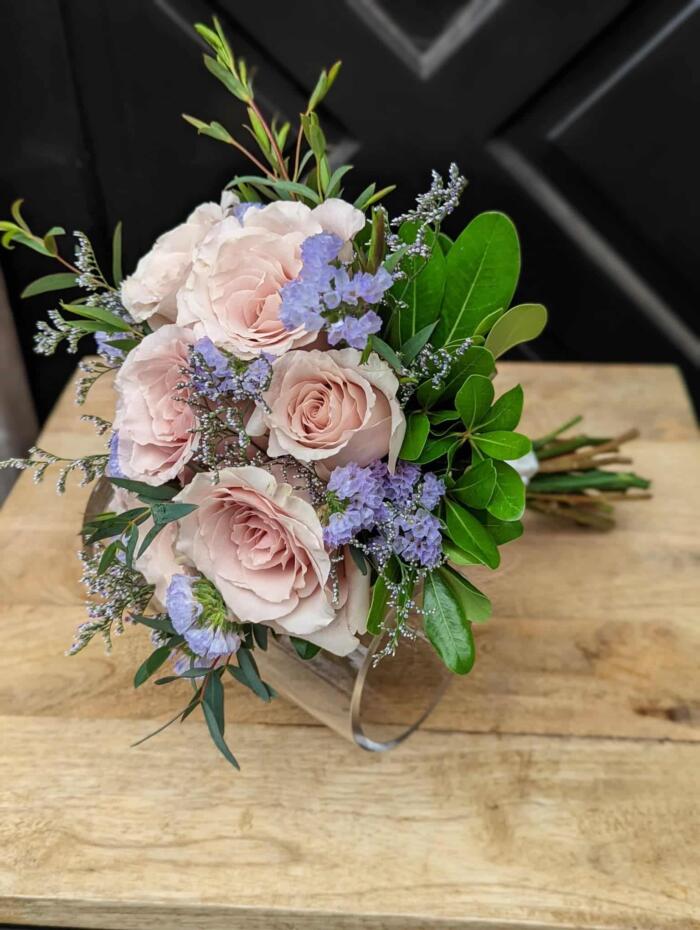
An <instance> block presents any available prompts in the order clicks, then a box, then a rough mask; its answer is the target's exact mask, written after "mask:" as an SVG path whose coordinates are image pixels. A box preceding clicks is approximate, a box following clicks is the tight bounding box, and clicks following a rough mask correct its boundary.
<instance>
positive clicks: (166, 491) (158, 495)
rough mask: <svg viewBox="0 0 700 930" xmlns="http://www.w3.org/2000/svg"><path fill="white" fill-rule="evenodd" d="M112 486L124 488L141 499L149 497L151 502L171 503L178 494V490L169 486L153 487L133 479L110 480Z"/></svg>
mask: <svg viewBox="0 0 700 930" xmlns="http://www.w3.org/2000/svg"><path fill="white" fill-rule="evenodd" d="M109 480H110V481H111V482H112V484H114V485H116V487H118V488H124V490H125V491H133V492H134V494H139V495H140V496H141V497H147V498H150V499H151V500H161V501H169V500H170V499H171V498H173V497H175V495H176V494H177V493H178V490H179V489H178V488H171V487H169V486H168V485H167V484H160V485H152V484H146V483H145V482H143V481H134V480H132V479H131V478H110V479H109Z"/></svg>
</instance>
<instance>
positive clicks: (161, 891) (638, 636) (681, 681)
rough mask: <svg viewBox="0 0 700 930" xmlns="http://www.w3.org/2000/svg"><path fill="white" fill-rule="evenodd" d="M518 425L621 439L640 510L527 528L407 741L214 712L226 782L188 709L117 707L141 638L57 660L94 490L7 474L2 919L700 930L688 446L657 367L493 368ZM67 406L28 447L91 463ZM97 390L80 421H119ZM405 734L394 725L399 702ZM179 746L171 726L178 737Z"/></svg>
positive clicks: (688, 433)
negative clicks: (374, 743)
mask: <svg viewBox="0 0 700 930" xmlns="http://www.w3.org/2000/svg"><path fill="white" fill-rule="evenodd" d="M517 382H521V383H522V384H523V385H524V387H525V390H526V397H527V405H528V406H527V409H526V414H525V417H524V421H523V428H524V429H525V430H526V431H528V432H531V433H532V434H537V433H543V432H546V431H548V430H549V429H551V428H553V427H554V426H556V425H558V423H559V422H560V421H563V420H565V419H568V418H569V417H570V416H572V415H573V414H575V413H578V412H585V413H586V421H585V425H586V427H587V429H588V431H590V432H598V433H600V434H609V433H617V432H620V431H622V430H623V429H625V428H626V427H628V426H638V427H639V428H640V430H641V434H642V438H641V439H640V440H639V441H638V442H636V443H634V444H633V445H632V446H631V447H630V450H631V452H632V454H633V455H634V457H635V468H636V469H637V470H638V471H639V472H641V473H642V474H645V475H647V476H648V477H651V478H652V479H653V481H654V494H655V496H654V498H653V500H651V501H649V502H643V503H636V504H624V505H621V506H620V507H619V509H618V524H619V525H618V528H617V529H616V530H615V532H614V533H612V534H605V535H599V534H596V533H592V532H589V531H586V530H582V529H578V528H572V527H569V526H565V525H559V524H557V523H552V522H549V521H548V520H547V519H546V518H544V517H533V516H532V515H529V516H528V521H527V522H528V527H527V533H526V535H525V537H524V538H523V539H522V540H519V541H517V542H515V543H512V544H510V545H509V546H507V547H506V548H505V549H504V550H503V556H504V558H503V565H502V568H501V570H499V572H496V573H490V572H480V571H479V572H477V571H473V572H470V576H471V577H473V578H474V580H475V581H476V582H477V583H478V584H479V585H480V586H481V587H483V588H484V590H486V591H487V593H488V594H489V595H490V596H491V598H492V600H493V602H494V617H493V619H492V620H491V621H489V623H487V624H483V625H479V627H478V628H477V630H476V644H477V650H478V653H479V655H478V660H477V663H476V666H475V669H474V671H473V673H472V674H471V675H469V676H468V677H467V678H465V679H458V680H455V681H454V683H453V684H452V686H451V688H450V690H449V692H448V694H447V696H446V698H445V699H444V700H443V701H442V703H441V704H440V705H439V707H438V709H437V710H436V711H435V713H434V714H433V716H432V717H431V718H429V720H428V722H427V723H426V725H425V727H424V729H423V731H422V732H420V733H418V734H417V735H416V736H414V737H412V738H411V739H410V740H409V741H408V743H407V744H405V745H404V746H402V747H401V748H400V749H398V750H395V751H394V752H392V753H389V754H386V755H381V756H377V755H371V754H367V753H363V752H361V751H360V750H358V749H355V748H354V747H352V746H351V745H350V744H347V745H346V744H345V743H344V742H343V741H342V740H341V739H340V738H339V737H337V736H336V735H334V734H333V733H332V732H331V731H329V730H326V729H325V728H323V727H321V726H319V725H318V724H317V723H316V721H314V720H313V719H311V718H309V717H308V716H307V715H306V714H305V713H304V712H303V711H302V710H300V709H299V708H297V707H295V706H293V705H291V704H288V703H286V702H284V701H282V700H279V701H275V702H273V704H272V705H271V706H269V707H267V706H264V705H262V704H261V703H260V702H259V701H257V700H256V699H255V698H253V697H252V696H251V697H250V698H249V697H248V696H247V692H243V691H242V690H238V689H235V691H234V690H233V688H235V686H232V690H231V692H230V694H229V699H228V702H227V703H228V705H229V723H228V727H227V730H230V739H231V742H232V745H233V746H234V749H235V751H236V754H237V756H238V758H239V759H240V761H241V763H242V766H243V771H242V773H241V774H235V773H233V772H232V771H231V770H230V769H229V768H228V767H227V766H226V765H225V763H223V761H221V760H220V759H219V757H218V756H217V754H216V753H215V751H214V750H213V748H212V747H211V745H210V744H209V738H208V736H207V734H206V731H205V728H204V726H203V724H201V722H199V721H198V720H196V719H195V718H194V717H193V718H190V720H188V722H187V723H186V724H185V725H184V727H178V728H173V729H171V730H170V731H167V732H166V733H165V734H163V735H162V736H161V737H158V738H157V739H156V740H153V741H151V742H149V743H147V744H145V745H144V746H142V747H140V748H139V749H130V748H129V745H130V743H132V742H133V741H134V740H136V739H138V738H139V737H141V736H143V735H145V734H146V733H147V732H149V730H151V729H153V728H154V726H156V725H157V724H158V723H160V722H162V721H164V720H166V719H167V716H168V714H170V715H172V714H173V713H174V712H175V711H176V710H177V709H178V707H179V706H180V704H181V703H184V701H183V696H182V694H180V693H178V692H177V689H175V688H170V689H159V688H156V687H153V686H150V687H149V686H146V687H144V688H143V689H140V690H139V691H138V692H134V690H133V688H132V686H131V679H132V676H133V672H134V670H135V668H136V667H137V665H138V663H139V655H141V656H142V653H143V646H144V635H145V631H141V630H133V631H129V632H128V633H127V634H126V635H125V636H124V637H123V638H122V639H120V640H117V641H116V643H115V650H114V654H113V655H112V656H107V655H105V654H104V652H103V651H102V649H101V647H100V645H98V644H94V645H92V646H91V647H89V648H88V649H87V650H86V651H85V652H83V653H81V654H80V655H79V656H76V657H73V658H66V657H65V656H64V654H63V653H64V650H65V648H66V647H67V645H68V644H69V643H70V641H71V636H72V632H73V629H74V627H75V626H76V625H77V624H78V623H79V622H80V621H81V620H82V617H83V609H82V605H81V598H82V591H81V587H80V585H79V582H78V576H79V565H78V563H77V561H76V559H75V550H76V549H77V545H78V540H77V535H76V534H77V530H78V527H79V525H80V518H81V513H82V510H83V508H84V505H85V500H86V496H87V491H86V489H81V488H78V487H76V486H74V485H71V487H70V489H69V491H68V493H67V494H66V495H65V496H64V497H62V498H59V497H57V496H56V494H55V492H54V489H53V484H52V482H51V481H50V479H47V482H46V483H45V484H44V485H41V486H39V487H35V486H34V485H33V484H32V482H31V479H30V477H29V476H28V475H24V476H22V477H21V478H20V480H19V481H18V483H17V485H16V487H15V489H14V491H13V493H12V494H11V495H10V497H9V498H8V500H7V502H6V504H5V506H4V508H3V510H2V513H1V514H0V559H1V564H2V582H3V583H2V586H0V921H5V922H7V923H15V924H29V925H31V924H50V925H54V926H66V927H93V928H113V930H117V928H135V927H139V928H141V927H145V928H147V927H151V926H153V927H155V926H156V925H159V926H166V927H168V928H171V927H172V928H177V930H180V928H182V930H185V928H186V930H191V928H193V927H197V928H200V927H201V928H205V930H209V928H212V930H214V928H216V930H219V928H223V927H226V928H227V930H237V928H239V927H241V928H243V927H245V928H248V927H251V928H256V930H257V928H260V930H262V928H265V930H282V928H284V930H292V928H293V930H297V928H311V930H321V928H323V930H327V928H328V930H333V928H340V930H346V928H347V930H350V928H352V930H355V928H360V927H363V928H364V927H368V928H373V930H385V928H386V930H419V928H428V927H435V928H442V930H448V928H453V927H454V928H460V930H461V928H469V930H482V928H483V930H485V928H489V930H495V928H501V927H508V928H514V927H517V928H521V927H522V928H529V930H533V928H557V930H563V928H574V927H576V928H599V930H600V928H605V930H613V928H614V930H618V928H619V930H622V928H625V930H632V928H634V930H656V928H667V927H673V928H678V930H686V928H695V927H700V882H699V881H698V878H699V877H700V839H699V838H700V814H699V813H698V802H699V801H700V745H699V743H700V680H699V678H700V676H699V675H698V668H699V666H700V661H699V658H698V657H699V656H700V609H699V608H700V539H699V536H698V531H697V526H698V518H699V517H700V486H699V482H698V476H699V474H700V445H699V444H698V441H697V428H696V424H695V421H694V418H693V415H692V412H691V409H690V406H689V403H688V400H687V396H686V394H685V390H684V388H683V385H682V382H681V380H680V378H679V376H678V374H677V372H676V371H675V370H674V369H672V368H668V367H652V366H621V365H609V366H587V365H566V364H549V365H534V364H526V363H510V364H503V365H502V366H501V370H500V376H499V381H498V387H499V389H500V390H501V391H503V390H505V389H507V388H508V387H510V386H512V384H515V383H517ZM71 400H72V396H71V394H69V393H67V394H66V395H65V396H64V397H63V398H62V399H61V400H60V401H59V403H58V404H57V406H56V409H55V411H54V413H53V415H52V417H51V419H50V421H49V423H48V424H47V427H46V429H45V433H44V435H43V436H42V439H41V444H42V445H44V447H46V448H48V449H50V450H51V451H53V452H56V453H57V454H66V455H68V454H69V455H71V456H74V455H77V454H81V453H84V452H88V451H97V450H99V449H100V446H101V440H99V439H96V438H95V436H94V433H93V432H92V429H91V427H89V426H88V425H86V424H80V423H79V421H78V414H79V411H77V410H76V408H75V407H74V406H73V404H72V402H71ZM110 406H111V392H110V388H109V384H108V383H103V384H98V387H97V388H96V389H95V391H94V392H93V395H92V397H91V401H90V403H89V404H88V405H87V407H86V410H85V412H89V413H98V414H100V415H103V416H106V417H108V418H109V416H110ZM392 713H393V715H394V716H395V719H396V720H401V719H402V707H401V705H400V703H397V706H396V707H395V708H392ZM185 728H186V729H185Z"/></svg>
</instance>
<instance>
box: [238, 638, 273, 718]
mask: <svg viewBox="0 0 700 930" xmlns="http://www.w3.org/2000/svg"><path fill="white" fill-rule="evenodd" d="M236 658H237V659H238V667H239V668H240V670H241V671H242V672H243V674H244V675H245V677H246V680H247V682H248V684H249V685H250V689H251V691H253V692H254V693H255V694H257V696H258V697H259V698H260V699H261V700H262V701H265V702H266V703H268V704H269V703H270V692H269V691H268V690H267V686H266V685H265V682H264V681H263V680H262V679H261V677H260V672H259V671H258V666H257V663H256V661H255V659H254V658H253V656H252V653H251V652H250V651H249V650H248V649H245V648H244V647H241V648H240V649H239V650H238V653H237V654H236Z"/></svg>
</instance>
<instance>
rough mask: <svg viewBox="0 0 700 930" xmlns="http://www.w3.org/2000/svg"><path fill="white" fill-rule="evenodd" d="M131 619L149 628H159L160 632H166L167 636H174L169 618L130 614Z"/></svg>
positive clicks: (173, 629) (173, 628)
mask: <svg viewBox="0 0 700 930" xmlns="http://www.w3.org/2000/svg"><path fill="white" fill-rule="evenodd" d="M131 619H132V620H133V621H134V623H141V624H143V626H147V627H148V628H149V629H151V630H159V631H160V632H161V633H167V634H168V636H175V627H174V626H173V625H172V623H171V622H170V620H168V619H166V618H163V617H145V616H144V615H143V614H132V615H131Z"/></svg>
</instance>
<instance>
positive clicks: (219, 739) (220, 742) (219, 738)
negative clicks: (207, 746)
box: [202, 701, 240, 769]
mask: <svg viewBox="0 0 700 930" xmlns="http://www.w3.org/2000/svg"><path fill="white" fill-rule="evenodd" d="M202 711H203V712H204V719H205V720H206V721H207V726H208V727H209V733H210V734H211V738H212V739H213V740H214V745H215V746H216V748H217V749H218V750H219V752H220V753H221V755H222V756H223V757H224V759H226V761H227V762H230V763H231V765H232V766H233V767H234V768H235V769H240V765H239V764H238V761H237V760H236V757H235V756H234V754H233V753H232V752H231V750H230V749H229V748H228V746H227V745H226V740H225V739H224V737H223V734H222V733H221V731H220V729H219V725H218V723H217V720H216V716H215V714H214V711H213V710H212V709H211V707H209V705H208V704H207V703H206V701H203V702H202Z"/></svg>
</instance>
